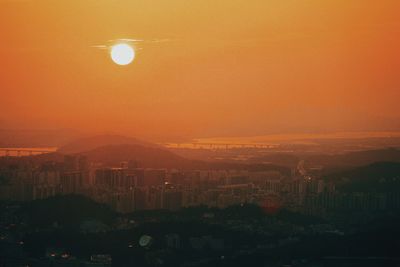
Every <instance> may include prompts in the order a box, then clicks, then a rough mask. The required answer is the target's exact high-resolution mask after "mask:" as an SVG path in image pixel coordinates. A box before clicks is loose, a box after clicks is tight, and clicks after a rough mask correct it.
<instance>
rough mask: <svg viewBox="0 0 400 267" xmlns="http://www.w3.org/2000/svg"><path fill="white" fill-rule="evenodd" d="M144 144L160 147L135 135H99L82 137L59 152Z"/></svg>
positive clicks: (77, 151) (72, 152)
mask: <svg viewBox="0 0 400 267" xmlns="http://www.w3.org/2000/svg"><path fill="white" fill-rule="evenodd" d="M123 144H125V145H142V146H146V147H158V146H157V145H156V144H152V143H149V142H145V141H142V140H139V139H136V138H133V137H127V136H122V135H97V136H92V137H85V138H80V139H77V140H75V141H72V142H70V143H68V144H66V145H64V146H61V147H60V148H59V149H58V150H57V152H59V153H62V154H75V153H82V152H86V151H90V150H93V149H96V148H99V147H103V146H109V145H123Z"/></svg>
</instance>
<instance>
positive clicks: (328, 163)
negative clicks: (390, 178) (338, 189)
mask: <svg viewBox="0 0 400 267" xmlns="http://www.w3.org/2000/svg"><path fill="white" fill-rule="evenodd" d="M306 161H307V162H309V163H311V164H315V165H323V166H325V167H328V168H329V167H337V166H348V167H351V166H353V167H355V166H363V165H368V164H372V163H374V162H383V161H386V162H400V150H399V149H396V148H387V149H379V150H366V151H357V152H350V153H344V154H335V155H313V156H309V157H306Z"/></svg>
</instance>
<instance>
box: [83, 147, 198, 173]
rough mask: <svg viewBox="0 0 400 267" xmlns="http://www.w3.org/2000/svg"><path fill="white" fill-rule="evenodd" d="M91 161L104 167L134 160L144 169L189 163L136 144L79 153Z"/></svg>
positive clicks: (164, 150) (156, 148) (186, 164)
mask: <svg viewBox="0 0 400 267" xmlns="http://www.w3.org/2000/svg"><path fill="white" fill-rule="evenodd" d="M81 154H83V155H86V156H87V157H88V158H89V159H90V160H91V161H95V162H102V163H104V164H106V165H116V164H119V163H120V162H121V161H126V160H136V161H138V162H139V164H140V166H141V167H145V168H147V167H148V168H172V167H178V166H181V167H185V166H188V165H190V163H191V161H190V160H187V159H185V158H182V157H180V156H178V155H176V154H174V153H172V152H170V151H168V150H166V149H162V148H158V147H151V146H143V145H138V144H114V145H106V146H101V147H97V148H95V149H92V150H90V151H86V152H83V153H81Z"/></svg>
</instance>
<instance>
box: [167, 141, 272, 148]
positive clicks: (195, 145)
mask: <svg viewBox="0 0 400 267" xmlns="http://www.w3.org/2000/svg"><path fill="white" fill-rule="evenodd" d="M161 145H163V146H165V147H168V148H190V149H232V148H256V149H268V148H274V147H276V146H277V145H273V144H262V143H218V142H215V143H203V142H201V143H164V144H161Z"/></svg>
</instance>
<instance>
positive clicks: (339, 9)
mask: <svg viewBox="0 0 400 267" xmlns="http://www.w3.org/2000/svg"><path fill="white" fill-rule="evenodd" d="M399 10H400V1H398V0H393V1H391V0H382V1H376V0H351V1H349V0H324V1H321V0H285V1H282V0H192V1H188V0H152V1H150V0H136V1H130V0H107V1H106V0H69V1H63V0H57V1H54V0H47V1H45V0H31V1H30V0H0V34H1V37H0V41H1V42H0V60H1V64H0V68H1V70H0V90H1V91H0V92H1V97H0V128H74V129H82V130H84V131H96V132H103V131H114V132H119V133H126V134H130V135H136V136H140V137H147V138H149V139H152V138H160V137H161V138H166V137H204V136H241V135H260V134H265V133H291V132H320V131H359V130H399V129H400V120H399V118H400V108H399V100H400V73H399V72H400V52H399V48H400V16H399V15H398V13H399ZM120 38H134V39H142V40H144V41H143V42H141V43H138V44H137V45H136V46H137V48H140V49H141V50H138V51H137V56H136V60H135V61H134V63H133V64H131V65H128V66H124V67H121V66H117V65H115V64H114V63H112V61H111V60H110V57H109V55H108V52H107V51H106V50H101V49H98V48H95V47H93V46H95V45H109V44H110V43H109V42H108V40H115V39H120Z"/></svg>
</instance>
